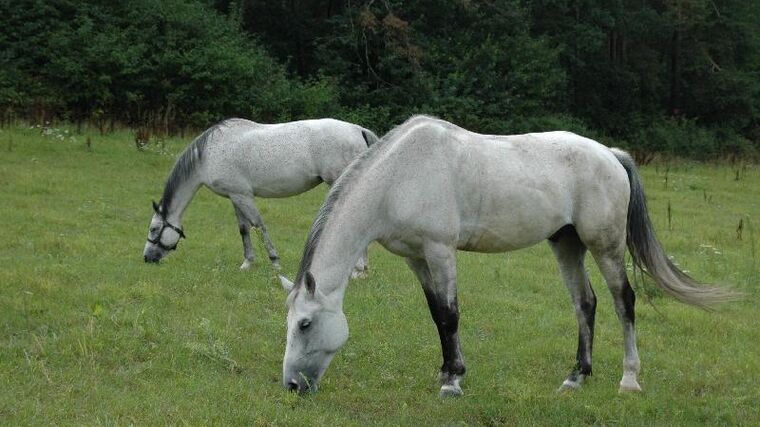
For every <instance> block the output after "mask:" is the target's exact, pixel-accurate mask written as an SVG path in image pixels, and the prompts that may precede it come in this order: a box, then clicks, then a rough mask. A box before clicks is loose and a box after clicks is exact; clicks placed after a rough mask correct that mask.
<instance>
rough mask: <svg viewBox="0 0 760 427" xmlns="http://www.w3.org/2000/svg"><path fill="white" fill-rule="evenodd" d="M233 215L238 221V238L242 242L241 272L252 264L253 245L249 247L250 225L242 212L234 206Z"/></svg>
mask: <svg viewBox="0 0 760 427" xmlns="http://www.w3.org/2000/svg"><path fill="white" fill-rule="evenodd" d="M232 206H234V207H235V215H236V216H237V219H238V227H239V229H240V237H241V239H242V240H243V263H242V264H241V265H240V269H241V270H248V269H249V268H251V264H253V245H251V223H250V222H249V221H248V220H247V219H246V217H245V215H244V214H243V212H242V211H241V210H240V209H239V208H238V207H237V205H235V204H234V203H233V204H232Z"/></svg>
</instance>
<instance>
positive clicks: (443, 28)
mask: <svg viewBox="0 0 760 427" xmlns="http://www.w3.org/2000/svg"><path fill="white" fill-rule="evenodd" d="M0 10H2V13H0V119H1V121H2V123H3V124H8V123H11V122H16V121H24V122H30V123H37V124H40V123H42V124H44V123H50V122H66V123H72V124H74V125H76V126H77V127H78V128H80V129H81V127H82V126H93V127H96V128H97V129H99V130H100V132H109V131H111V130H113V129H114V128H116V127H119V128H121V127H128V128H132V129H144V130H146V131H148V132H149V133H150V134H151V135H182V136H187V137H188V138H189V137H191V136H192V135H193V134H194V133H195V132H197V131H198V130H201V129H203V128H205V127H207V126H208V125H210V124H213V123H215V122H217V121H219V120H221V119H223V118H227V117H233V116H238V117H245V118H249V119H252V120H255V121H257V122H262V123H267V122H282V121H289V120H297V119H303V118H316V117H335V118H340V119H343V120H347V121H351V122H355V123H358V124H361V125H364V126H367V127H369V128H371V129H373V130H375V131H376V132H377V133H380V134H382V133H383V132H385V131H387V130H389V129H390V128H392V127H393V126H394V125H396V124H399V123H401V122H402V121H403V120H405V119H406V118H407V117H408V116H410V115H411V114H417V113H425V114H432V115H435V116H438V117H441V118H444V119H446V120H450V121H452V122H454V123H456V124H459V125H460V126H463V127H465V128H467V129H470V130H473V131H477V132H481V133H492V134H508V133H523V132H532V131H546V130H570V131H574V132H576V133H579V134H583V135H586V136H589V137H592V138H596V139H597V140H600V141H601V142H604V143H607V144H614V145H617V146H622V147H625V148H628V149H629V150H631V151H633V152H634V153H635V154H636V156H637V158H638V159H639V160H640V161H642V160H643V161H647V160H648V159H650V158H652V156H654V155H656V154H662V155H667V156H677V157H687V158H694V159H698V160H706V159H714V158H729V159H736V158H757V153H758V152H759V151H760V2H753V1H746V0H635V1H634V0H483V1H477V0H417V1H402V0H363V1H359V0H353V1H352V0H323V1H317V0H300V1H298V0H287V1H286V0H239V1H229V0H195V1H192V0H122V1H118V2H112V1H105V0H56V1H51V0H0Z"/></svg>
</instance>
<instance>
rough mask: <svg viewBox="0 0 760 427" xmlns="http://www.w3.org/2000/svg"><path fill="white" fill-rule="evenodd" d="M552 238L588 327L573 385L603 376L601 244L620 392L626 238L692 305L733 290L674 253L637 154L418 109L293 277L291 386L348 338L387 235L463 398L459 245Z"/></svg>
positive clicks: (448, 391) (318, 231)
mask: <svg viewBox="0 0 760 427" xmlns="http://www.w3.org/2000/svg"><path fill="white" fill-rule="evenodd" d="M547 239H548V241H549V245H550V246H551V248H552V250H553V252H554V255H555V256H556V259H557V262H558V263H559V268H560V271H561V273H562V277H563V279H564V282H565V284H566V285H567V288H568V290H569V291H570V296H571V298H572V302H573V304H574V306H575V314H576V317H577V321H578V327H579V340H578V350H577V358H576V364H575V367H574V368H573V370H572V372H571V373H570V375H569V376H568V377H567V379H566V380H565V381H564V382H563V383H562V386H561V387H560V389H562V390H565V389H575V388H579V387H580V386H581V384H582V383H583V380H584V378H586V377H587V376H589V375H591V349H592V343H593V337H594V314H595V310H596V297H595V295H594V292H593V290H592V289H591V284H590V283H589V280H588V276H587V273H586V269H585V268H584V264H583V261H584V256H585V254H586V250H587V249H588V250H590V251H591V254H592V255H593V256H594V259H595V260H596V262H597V264H598V265H599V268H600V270H601V272H602V275H603V276H604V279H605V281H606V282H607V286H608V287H609V290H610V292H611V293H612V296H613V299H614V303H615V310H616V311H617V314H618V317H619V319H620V322H621V324H622V327H623V337H624V352H625V356H624V359H623V378H622V381H620V391H639V390H641V388H640V386H639V383H638V380H637V374H638V372H639V356H638V352H637V349H636V335H635V330H634V300H635V297H634V293H633V290H632V289H631V287H630V285H629V283H628V279H627V277H626V270H625V260H624V254H625V249H626V240H627V243H628V248H629V250H630V251H631V254H632V256H633V259H634V261H635V262H636V263H637V264H638V265H639V266H641V267H643V268H644V269H645V270H646V271H647V272H648V274H649V275H651V276H652V278H653V279H654V281H655V283H656V284H657V285H658V286H659V287H660V288H662V289H663V290H664V291H666V292H667V293H669V294H670V295H672V296H674V297H675V298H677V299H678V300H680V301H683V302H685V303H689V304H693V305H697V306H702V307H706V306H708V305H710V304H713V303H716V302H720V301H723V300H726V299H729V298H731V297H732V294H731V293H729V292H728V291H724V290H721V289H719V288H708V287H701V286H699V285H698V284H697V283H696V282H694V281H693V280H692V279H691V278H689V277H688V276H687V275H686V274H685V273H683V272H682V271H680V270H679V269H678V268H676V267H675V266H674V265H673V264H672V263H671V262H670V260H669V259H668V257H667V256H666V254H665V252H664V251H663V249H662V247H661V246H660V244H659V243H658V241H657V240H656V238H655V235H654V231H653V229H652V225H651V222H650V220H649V216H648V214H647V209H646V201H645V198H644V193H643V189H642V186H641V182H640V179H639V176H638V172H637V170H636V167H635V165H634V163H633V161H632V160H631V158H630V157H629V156H628V155H627V154H626V153H625V152H623V151H620V150H616V149H609V148H607V147H605V146H603V145H601V144H599V143H597V142H594V141H592V140H590V139H586V138H583V137H580V136H578V135H574V134H572V133H568V132H548V133H536V134H527V135H515V136H493V135H480V134H476V133H473V132H469V131H467V130H464V129H462V128H459V127H457V126H455V125H453V124H451V123H448V122H445V121H443V120H437V119H434V118H430V117H424V116H417V117H413V118H411V119H409V120H408V121H407V122H406V123H404V124H403V125H401V126H399V127H397V128H396V129H395V130H394V131H392V132H391V133H390V134H388V135H386V136H385V137H383V139H382V140H381V142H379V143H378V144H376V145H375V146H374V147H372V149H370V150H369V151H368V152H367V153H365V154H364V155H362V156H361V157H360V158H359V159H357V161H355V162H354V163H352V165H351V166H350V167H349V168H348V169H347V170H346V172H345V173H344V174H343V176H342V177H341V178H340V179H339V180H338V182H337V183H336V184H335V185H334V186H333V188H332V189H331V191H330V193H329V195H328V197H327V200H326V201H325V203H324V204H323V206H322V208H321V210H320V212H319V215H318V217H317V219H316V220H315V221H314V224H313V226H312V228H311V232H310V235H309V238H308V240H307V243H306V248H305V250H304V254H303V259H302V260H301V265H300V269H299V271H298V276H297V277H296V281H295V285H294V284H293V283H292V282H290V281H288V280H287V279H286V278H284V277H282V276H280V279H281V280H282V282H283V286H284V287H285V288H286V289H288V290H289V292H290V295H289V296H288V300H287V305H288V307H289V311H288V317H287V326H288V332H287V345H286V349H285V357H284V360H283V385H284V386H285V387H286V388H289V389H291V390H294V391H298V392H305V391H314V390H316V388H317V384H318V382H319V380H320V378H321V377H322V375H323V374H324V371H325V369H326V368H327V366H328V364H329V363H330V360H331V359H332V357H333V356H334V355H335V353H336V352H337V351H338V349H340V347H341V346H342V345H343V344H344V343H345V341H346V340H347V338H348V324H347V322H346V317H345V315H344V314H343V309H342V306H343V298H344V293H345V290H346V284H347V281H348V276H349V272H350V270H351V266H352V265H353V262H354V261H355V260H356V259H357V257H359V255H360V253H361V251H362V249H363V248H365V247H366V246H367V244H368V243H370V242H371V241H373V240H377V241H379V242H380V243H381V244H382V245H383V246H384V247H385V248H386V249H388V250H389V251H391V252H393V253H395V254H397V255H400V256H402V257H405V258H406V262H407V264H408V265H409V267H410V268H411V269H412V271H413V272H414V273H415V274H416V276H417V278H418V279H419V281H420V283H421V284H422V288H423V290H424V292H425V296H426V298H427V302H428V305H429V308H430V312H431V314H432V317H433V320H434V322H435V324H436V326H437V328H438V333H439V335H440V339H441V347H442V351H443V366H442V367H441V375H440V379H441V382H442V387H441V395H444V396H445V395H459V394H462V389H461V388H460V386H459V381H460V379H461V378H462V376H463V375H464V373H465V364H464V361H463V359H462V353H461V350H460V346H459V336H458V333H457V329H458V323H459V309H458V307H457V271H456V252H457V250H466V251H476V252H504V251H511V250H516V249H520V248H525V247H528V246H531V245H534V244H536V243H538V242H540V241H542V240H547Z"/></svg>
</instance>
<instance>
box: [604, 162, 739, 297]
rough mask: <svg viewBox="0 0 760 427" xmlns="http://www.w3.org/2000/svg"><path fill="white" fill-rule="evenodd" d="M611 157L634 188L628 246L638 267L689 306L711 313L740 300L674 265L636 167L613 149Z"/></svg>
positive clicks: (630, 205)
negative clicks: (656, 227)
mask: <svg viewBox="0 0 760 427" xmlns="http://www.w3.org/2000/svg"><path fill="white" fill-rule="evenodd" d="M612 153H613V154H614V155H615V157H616V158H617V159H618V161H619V162H620V164H621V165H623V167H624V168H625V171H626V173H627V174H628V181H629V183H630V187H631V197H630V201H629V203H628V225H627V235H626V243H627V244H628V250H629V251H630V252H631V256H632V257H633V262H634V263H635V264H636V266H637V267H639V268H640V269H642V271H644V272H646V273H647V275H648V276H650V277H651V278H652V279H653V280H654V282H655V283H656V284H657V287H659V288H660V289H662V290H663V291H665V292H666V293H668V294H670V295H671V296H673V297H675V298H676V299H677V300H679V301H681V302H683V303H686V304H690V305H694V306H697V307H700V308H702V309H710V308H712V307H713V306H715V305H716V304H718V303H722V302H726V301H731V300H735V299H738V297H739V296H740V295H739V294H737V293H735V292H733V291H730V290H727V289H723V288H720V287H714V286H706V285H704V284H702V283H699V282H698V281H696V280H694V279H693V278H691V277H690V276H689V275H688V274H686V273H684V272H683V271H682V270H681V269H679V268H678V267H677V266H675V265H674V264H673V262H672V261H671V260H670V258H668V256H667V254H666V253H665V250H664V249H663V248H662V245H661V244H660V242H659V241H658V240H657V236H655V233H654V228H653V227H652V221H651V220H650V218H649V213H648V211H647V201H646V197H645V195H644V188H643V186H642V184H641V177H640V176H639V172H638V170H637V168H636V164H635V163H634V161H633V159H632V158H631V156H630V155H629V154H628V153H626V152H625V151H622V150H617V149H614V148H613V149H612Z"/></svg>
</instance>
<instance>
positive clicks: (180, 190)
mask: <svg viewBox="0 0 760 427" xmlns="http://www.w3.org/2000/svg"><path fill="white" fill-rule="evenodd" d="M200 185H201V181H200V179H199V177H198V173H197V172H196V173H193V174H192V175H191V176H190V177H188V179H186V180H185V181H183V182H182V184H180V185H179V186H178V187H177V188H176V189H175V190H174V196H173V197H172V199H171V202H170V203H169V206H166V210H167V215H166V219H167V221H169V222H170V223H172V224H181V223H182V217H183V216H184V214H185V209H187V205H189V204H190V201H191V200H193V196H195V192H196V191H198V188H199V187H200Z"/></svg>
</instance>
